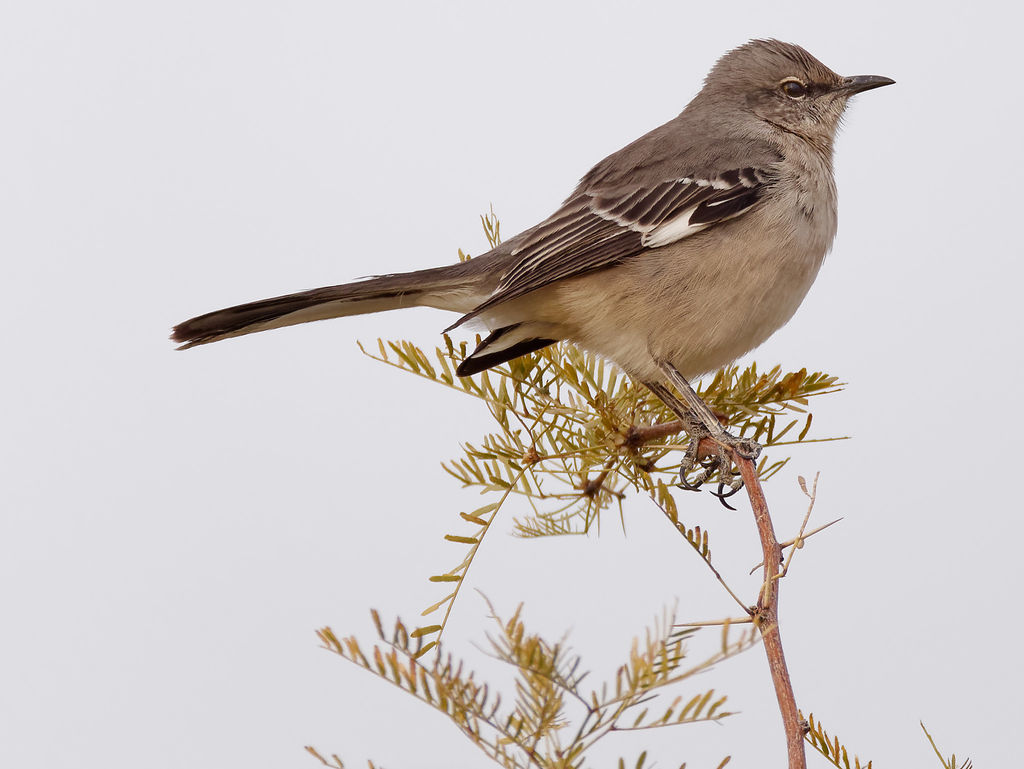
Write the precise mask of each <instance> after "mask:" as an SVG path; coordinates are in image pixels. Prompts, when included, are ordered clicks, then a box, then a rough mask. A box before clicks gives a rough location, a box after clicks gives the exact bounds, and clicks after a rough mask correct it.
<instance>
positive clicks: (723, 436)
mask: <svg viewBox="0 0 1024 769" xmlns="http://www.w3.org/2000/svg"><path fill="white" fill-rule="evenodd" d="M655 362H656V363H657V364H658V368H660V369H661V372H662V374H663V375H664V377H665V379H666V380H668V382H669V384H671V385H674V386H675V388H676V390H678V391H679V394H680V395H682V400H680V399H679V397H678V396H677V395H676V394H675V393H674V392H673V391H672V390H671V389H670V388H669V387H666V386H665V385H664V384H662V383H660V382H658V383H648V382H645V383H644V384H645V385H646V386H647V388H648V389H649V390H651V392H653V393H654V394H655V395H657V396H658V398H660V399H661V401H662V403H664V404H665V405H666V406H668V408H669V409H670V410H671V411H672V412H673V413H674V414H675V415H676V416H677V417H679V419H680V420H682V422H683V425H684V426H685V427H686V432H687V433H689V435H690V445H689V447H688V448H687V450H686V454H685V455H684V456H683V461H682V464H681V466H680V468H679V476H680V482H681V484H682V486H683V488H696V487H698V486H700V485H701V484H702V483H704V482H705V481H706V480H707V479H708V478H709V477H710V476H711V474H712V473H714V471H715V470H718V477H719V478H720V480H721V482H720V483H719V485H718V494H717V496H718V497H719V498H720V499H722V500H723V503H722V504H725V502H724V499H725V497H729V496H732V495H733V494H735V493H736V492H737V491H739V489H740V488H742V486H743V481H742V480H740V479H739V478H738V477H736V476H735V475H734V474H733V472H732V456H731V452H734V451H735V452H736V453H737V454H738V455H739V456H741V457H743V458H745V459H756V458H757V456H758V454H760V453H761V446H760V445H759V444H758V443H757V442H756V441H753V440H751V439H750V438H738V437H736V436H734V435H732V434H731V433H729V432H728V431H727V430H726V429H725V428H724V427H722V425H721V423H720V422H719V421H718V418H717V417H716V416H715V415H714V413H713V412H712V411H711V409H710V408H708V405H707V404H706V403H705V402H704V401H703V400H701V398H700V396H699V395H697V393H696V392H694V390H693V388H692V387H690V383H689V382H687V381H686V377H684V376H683V375H682V374H680V373H679V371H677V370H676V368H675V366H673V365H672V364H670V363H668V362H666V361H663V360H658V359H657V358H655ZM705 437H708V438H711V440H713V441H714V442H715V444H716V446H717V450H716V451H715V453H714V455H713V456H712V458H711V460H710V461H709V462H705V463H703V464H701V467H702V468H703V469H702V470H701V472H700V473H699V474H698V476H697V478H696V479H695V480H694V481H693V482H692V483H691V482H689V481H687V480H686V474H687V473H688V472H690V471H691V470H693V469H694V467H695V466H696V465H697V464H698V460H699V457H698V447H699V445H700V441H701V439H702V438H705ZM726 487H728V488H729V489H730V491H728V492H726V491H725V488H726ZM726 506H727V507H728V505H726Z"/></svg>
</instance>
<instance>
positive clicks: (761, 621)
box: [734, 454, 807, 769]
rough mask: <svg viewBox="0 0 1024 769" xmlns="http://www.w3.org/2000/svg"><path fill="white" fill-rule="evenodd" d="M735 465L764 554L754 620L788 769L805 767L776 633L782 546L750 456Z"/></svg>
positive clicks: (790, 686) (800, 728)
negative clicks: (783, 732)
mask: <svg viewBox="0 0 1024 769" xmlns="http://www.w3.org/2000/svg"><path fill="white" fill-rule="evenodd" d="M734 458H735V461H736V464H737V465H738V466H739V468H740V474H741V475H742V476H743V483H744V484H745V486H746V488H747V496H748V497H749V498H750V506H751V507H752V508H753V510H754V521H755V522H756V523H757V533H758V536H759V537H760V538H761V550H762V552H763V553H764V584H763V585H762V587H761V593H760V595H759V596H758V599H757V607H756V609H755V611H754V621H755V623H756V624H757V628H758V630H760V631H761V637H762V639H763V640H764V650H765V654H766V655H767V656H768V667H769V669H770V670H771V674H772V683H773V684H774V685H775V696H776V697H777V698H778V701H779V710H780V711H781V712H782V725H783V728H784V729H785V730H786V752H787V754H788V756H789V769H807V756H806V755H805V754H804V729H803V725H802V724H801V723H800V714H799V712H798V711H797V708H796V698H795V697H794V696H793V683H792V681H790V678H789V670H788V668H787V667H786V655H785V654H784V653H783V651H782V636H781V634H780V633H779V614H778V613H779V566H780V565H781V564H782V547H781V546H780V545H779V542H778V540H777V539H776V538H775V527H774V526H772V519H771V515H770V514H769V512H768V503H767V502H766V501H765V498H764V490H763V489H762V488H761V480H760V479H759V478H758V477H757V468H756V467H755V465H754V461H753V460H752V459H745V458H743V457H741V456H739V455H738V454H734Z"/></svg>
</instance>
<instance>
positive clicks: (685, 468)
mask: <svg viewBox="0 0 1024 769" xmlns="http://www.w3.org/2000/svg"><path fill="white" fill-rule="evenodd" d="M644 386H645V387H646V388H647V389H648V390H650V391H651V392H652V393H654V394H655V395H656V396H658V399H659V400H660V401H661V402H662V403H664V404H665V405H666V406H668V407H669V408H670V409H671V410H672V413H674V414H675V415H676V416H677V417H679V420H680V421H681V422H682V423H683V430H685V431H686V434H687V435H689V436H690V443H689V445H688V446H687V447H686V453H685V454H684V455H683V461H682V463H681V464H680V467H679V485H680V487H682V488H684V489H686V490H687V491H698V490H699V489H700V485H701V484H702V483H704V481H705V480H707V476H708V475H709V474H710V472H713V471H714V467H712V468H711V470H710V471H709V470H708V468H707V467H705V466H704V465H703V464H702V463H701V461H700V460H701V457H700V443H701V440H703V439H704V438H710V437H711V433H710V431H709V430H708V429H707V428H706V427H704V425H702V424H701V423H700V422H698V421H696V420H695V419H694V418H693V416H692V415H691V414H690V412H689V411H688V410H687V408H686V406H684V405H683V403H682V402H681V401H680V400H679V398H677V397H676V394H675V393H673V392H672V390H671V389H670V388H668V387H666V386H665V385H664V384H662V383H661V382H644ZM697 467H703V468H704V469H703V470H701V472H700V473H699V474H698V476H697V480H696V482H695V483H690V482H689V481H688V480H686V475H687V473H689V472H691V471H692V470H694V469H695V468H697Z"/></svg>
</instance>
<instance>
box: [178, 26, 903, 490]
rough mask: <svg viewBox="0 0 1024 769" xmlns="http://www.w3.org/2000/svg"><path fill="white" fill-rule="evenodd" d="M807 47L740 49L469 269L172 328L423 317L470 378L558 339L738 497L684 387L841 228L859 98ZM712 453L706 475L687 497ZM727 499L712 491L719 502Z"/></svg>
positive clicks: (792, 305)
mask: <svg viewBox="0 0 1024 769" xmlns="http://www.w3.org/2000/svg"><path fill="white" fill-rule="evenodd" d="M894 82H895V81H894V80H892V79H891V78H888V77H883V76H880V75H857V76H852V77H844V76H841V75H838V74H836V73H835V72H834V71H832V70H831V69H829V68H828V67H827V66H825V65H824V64H823V63H822V62H821V61H819V60H818V59H817V58H815V57H814V56H812V55H811V54H810V53H808V52H807V51H806V50H805V49H804V48H802V47H800V46H798V45H794V44H791V43H785V42H781V41H779V40H774V39H764V40H751V41H749V42H747V43H745V44H743V45H740V46H738V47H736V48H734V49H732V50H730V51H728V52H727V53H726V54H725V55H723V56H722V57H721V58H720V59H719V60H718V61H717V62H716V63H715V65H714V66H713V67H712V69H711V70H710V72H709V73H708V75H707V77H706V78H705V80H704V83H703V87H702V88H701V90H700V91H699V92H698V93H697V95H696V96H695V97H694V98H693V99H692V100H691V101H690V102H689V104H687V105H686V107H685V108H684V109H683V111H682V112H681V113H680V114H679V115H678V116H676V117H675V118H673V119H671V120H669V121H668V122H667V123H665V124H663V125H661V126H659V127H657V128H655V129H654V130H652V131H650V132H648V133H647V134H645V135H643V136H641V137H640V138H639V139H637V140H636V141H634V142H632V143H630V144H628V145H627V146H625V147H623V148H622V149H620V150H619V151H617V152H615V153H613V154H611V155H609V156H608V157H606V158H605V159H604V160H602V161H601V162H599V163H598V164H597V165H595V166H594V167H593V168H592V169H591V170H590V171H589V172H588V173H587V174H586V175H585V176H584V177H583V178H582V179H581V180H580V182H579V183H578V185H577V186H576V188H575V189H574V190H573V192H572V194H570V195H569V197H568V198H567V199H566V200H565V202H564V203H562V205H561V206H560V207H559V208H558V209H557V210H556V211H555V212H554V213H553V214H552V215H551V216H549V217H548V218H547V219H545V220H543V221H542V222H540V223H539V224H537V225H536V226H534V227H531V228H529V229H527V230H525V231H523V232H521V233H519V234H518V235H516V236H514V237H512V238H510V239H508V240H505V241H504V242H502V243H500V244H499V245H497V246H495V247H494V248H493V249H491V250H490V251H488V252H487V253H485V254H483V255H481V256H477V257H475V258H473V259H471V260H468V261H463V262H460V263H457V264H449V265H445V266H441V267H435V268H431V269H424V270H417V271H414V272H404V273H403V272H399V273H392V274H386V275H378V276H375V277H371V278H368V279H362V280H358V281H355V282H351V283H345V284H342V285H337V286H328V287H324V288H316V289H312V290H307V291H301V292H299V293H293V294H287V295H284V296H278V297H274V298H271V299H264V300H261V301H257V302H251V303H247V304H241V305H236V306H234V307H229V308H227V309H223V310H217V311H215V312H210V313H207V314H205V315H200V316H198V317H195V318H192V319H191V320H187V321H185V322H183V323H181V324H179V325H177V326H175V327H174V330H173V333H172V335H171V339H172V340H173V341H175V342H178V343H180V347H179V349H187V348H191V347H195V346H197V345H204V344H209V343H211V342H217V341H220V340H224V339H229V338H232V337H237V336H242V335H245V334H252V333H255V332H258V331H266V330H269V329H276V328H281V327H284V326H292V325H296V324H300V323H306V322H309V321H316V320H324V319H329V318H338V317H343V316H349V315H359V314H363V313H375V312H381V311H385V310H393V309H399V308H405V307H414V306H428V307H435V308H439V309H442V310H448V311H452V312H456V313H458V314H459V315H460V317H459V318H458V320H456V321H455V323H453V324H452V325H451V326H449V327H448V328H447V329H445V332H451V331H453V330H455V329H456V328H458V327H459V326H461V325H463V324H465V323H467V322H469V321H477V322H479V323H482V324H483V325H484V326H485V327H486V330H487V335H486V336H485V337H484V338H483V339H482V341H480V342H479V344H478V346H477V347H476V349H475V350H474V351H473V352H472V353H471V354H470V355H469V356H467V357H466V358H465V359H464V360H463V361H462V362H461V364H460V365H459V367H458V369H457V373H458V375H459V376H470V375H473V374H476V373H478V372H480V371H483V370H485V369H488V368H490V367H492V366H496V365H498V364H501V363H504V362H506V361H509V360H511V359H513V358H516V357H519V356H522V355H525V354H528V353H532V352H535V351H537V350H540V349H542V348H544V347H546V346H548V345H551V344H554V343H556V342H559V341H563V340H568V341H570V342H572V343H575V344H577V345H579V346H580V347H582V348H584V349H586V350H589V351H591V352H593V353H596V354H598V355H600V356H603V357H604V358H606V359H608V360H610V361H612V362H614V363H615V364H616V365H617V366H618V367H619V368H621V369H622V370H623V371H624V372H625V373H626V374H627V375H629V376H630V377H631V378H632V379H634V380H635V381H638V382H640V383H642V384H643V385H645V386H646V387H647V388H648V389H649V390H650V391H651V392H652V393H653V394H654V395H655V396H657V397H658V398H659V399H661V400H662V401H663V402H664V403H665V405H666V406H667V407H668V408H669V409H670V410H671V411H672V412H674V413H675V414H676V416H677V417H678V418H679V419H680V420H681V421H682V424H683V426H684V429H685V430H686V431H687V433H689V435H690V439H691V440H690V442H689V447H688V449H687V451H686V454H685V456H684V457H683V460H682V463H681V468H680V477H681V480H682V484H683V485H684V486H685V487H688V488H696V487H699V485H700V483H701V482H703V481H704V480H707V479H708V478H709V477H710V474H711V473H712V472H713V471H714V470H716V469H717V470H718V472H719V478H720V480H722V481H723V483H724V485H728V486H730V487H731V489H732V491H735V490H738V488H739V487H740V486H741V485H742V482H741V481H739V480H737V479H736V476H735V475H734V474H733V473H732V471H731V466H732V454H731V452H736V453H737V454H738V455H739V456H740V457H744V458H747V459H753V458H756V457H757V456H758V454H759V452H760V450H761V447H760V446H759V445H758V444H757V443H756V442H754V441H753V440H750V439H746V438H740V437H736V436H734V435H732V434H731V433H729V432H728V431H727V430H726V429H725V428H724V427H723V426H722V425H721V424H720V422H719V421H718V419H717V417H716V416H715V415H714V413H713V412H712V411H711V410H710V409H709V408H708V407H707V405H706V404H705V403H704V402H703V401H702V400H701V399H700V397H699V396H698V395H697V394H696V393H695V392H694V390H693V389H692V387H691V386H690V384H689V381H690V380H691V379H693V378H694V377H697V376H699V375H701V374H704V373H707V372H710V371H714V370H716V369H718V368H720V367H721V366H724V365H727V364H729V363H731V362H732V361H734V360H736V359H737V358H739V357H740V356H742V355H744V354H745V353H747V352H749V351H750V350H752V349H754V348H756V347H757V346H758V345H760V344H761V343H762V342H764V341H765V340H766V339H767V338H768V337H769V336H770V335H771V334H773V333H774V332H775V331H776V330H778V329H779V328H781V327H782V326H783V325H784V324H785V323H786V322H788V321H789V319H790V318H791V317H792V316H793V314H794V313H795V312H796V310H797V307H798V306H799V305H800V303H801V302H802V301H803V299H804V296H805V295H806V294H807V292H808V290H809V289H810V287H811V284H812V283H813V282H814V279H815V277H816V276H817V274H818V270H819V268H820V267H821V264H822V262H823V260H824V258H825V256H826V254H827V253H828V251H829V250H830V248H831V246H832V242H833V239H834V238H835V234H836V227H837V197H836V184H835V178H834V174H833V152H834V144H835V138H836V133H837V130H838V128H839V125H840V121H841V118H842V116H843V113H844V111H845V110H846V107H847V105H848V102H849V100H850V98H851V97H852V96H854V95H855V94H859V93H862V92H864V91H868V90H871V89H875V88H880V87H882V86H887V85H891V84H893V83H894ZM704 438H711V441H712V444H711V445H713V446H714V447H715V449H714V452H713V456H712V460H711V461H710V462H704V463H703V467H704V470H703V474H702V475H701V472H700V471H698V479H697V480H696V481H694V482H692V483H690V482H687V481H686V477H687V476H686V474H687V472H689V471H691V470H693V469H694V468H695V467H696V466H697V464H698V460H699V457H698V456H697V447H698V445H699V444H700V442H701V440H702V439H704ZM722 488H723V484H720V487H719V491H721V490H722Z"/></svg>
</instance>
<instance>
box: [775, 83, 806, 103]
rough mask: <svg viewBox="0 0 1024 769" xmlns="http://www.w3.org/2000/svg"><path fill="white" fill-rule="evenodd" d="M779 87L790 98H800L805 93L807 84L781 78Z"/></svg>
mask: <svg viewBox="0 0 1024 769" xmlns="http://www.w3.org/2000/svg"><path fill="white" fill-rule="evenodd" d="M779 87H780V88H782V92H783V93H784V94H786V96H788V97H789V98H790V99H802V98H804V97H805V96H806V95H807V86H805V85H804V84H803V83H801V82H800V81H799V80H783V81H782V84H781V85H780V86H779Z"/></svg>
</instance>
